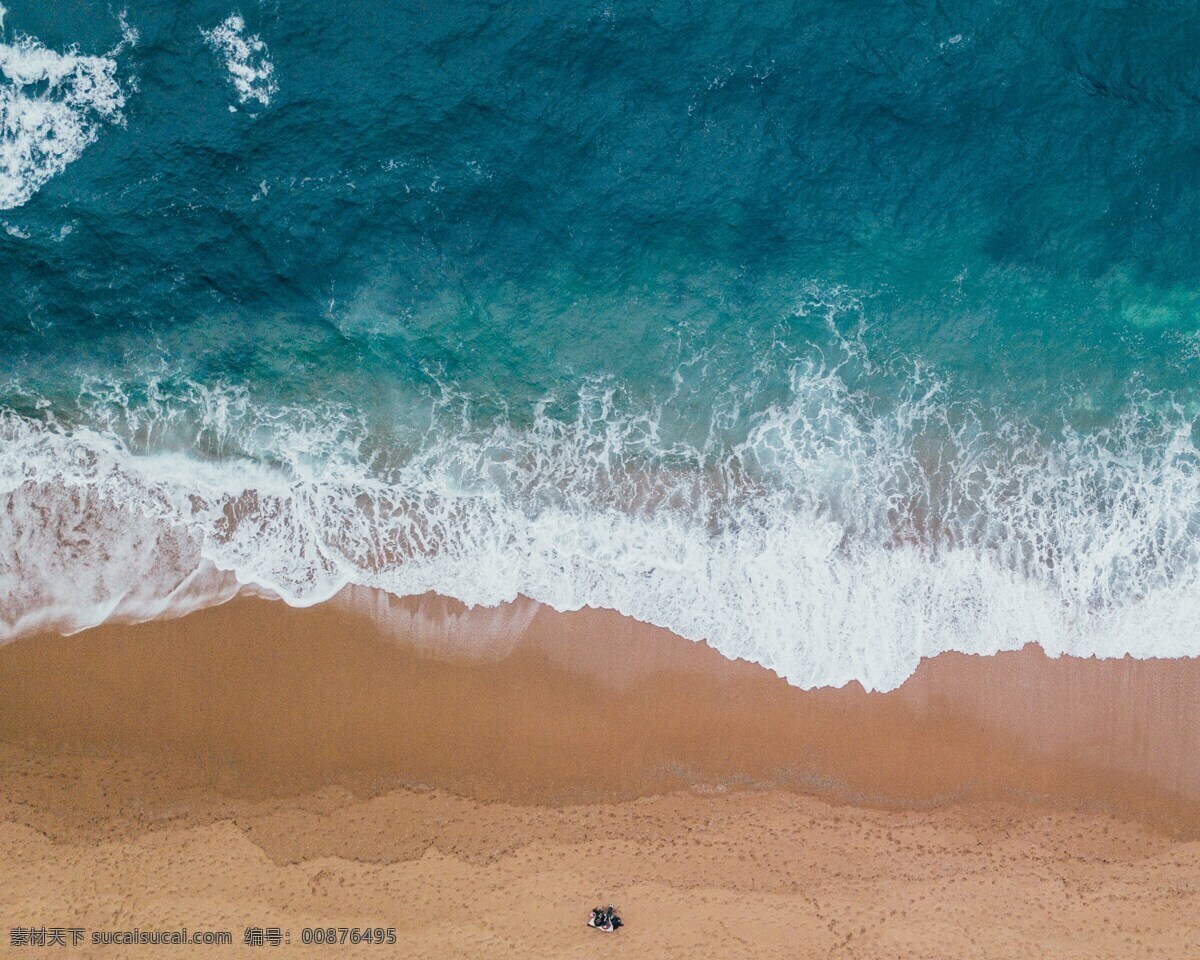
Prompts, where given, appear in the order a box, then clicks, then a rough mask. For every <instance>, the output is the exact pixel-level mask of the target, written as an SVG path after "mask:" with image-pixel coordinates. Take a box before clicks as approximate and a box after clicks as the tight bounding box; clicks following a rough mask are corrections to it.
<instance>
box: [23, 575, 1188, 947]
mask: <svg viewBox="0 0 1200 960" xmlns="http://www.w3.org/2000/svg"><path fill="white" fill-rule="evenodd" d="M601 650H603V651H605V653H604V656H605V657H606V662H607V663H608V664H609V665H610V669H608V670H606V671H604V672H603V673H598V672H597V671H596V670H594V669H592V665H593V664H595V663H596V661H597V658H598V657H599V656H600V653H599V651H601ZM447 651H451V652H449V653H448V652H447ZM1198 698H1200V668H1198V666H1197V664H1196V662H1194V661H1184V660H1160V661H1154V660H1150V661H1135V660H1130V659H1125V660H1109V661H1097V660H1079V659H1071V658H1063V659H1059V660H1052V659H1049V658H1047V657H1045V656H1044V655H1043V654H1042V653H1041V652H1040V651H1039V650H1037V649H1036V648H1033V647H1029V648H1026V649H1025V650H1022V651H1019V652H1012V653H1004V654H999V655H997V656H994V657H988V658H979V657H969V656H962V655H943V656H941V657H938V658H936V659H934V660H932V661H927V662H925V663H924V664H923V665H922V667H921V669H920V670H919V671H918V673H917V674H916V675H915V676H914V677H913V678H912V679H911V680H910V681H909V682H908V683H906V684H905V685H904V686H903V687H901V688H900V689H899V690H896V691H893V692H891V693H887V694H878V693H874V694H868V693H864V692H863V691H862V690H861V688H858V687H857V686H855V685H851V686H849V687H846V688H843V689H840V690H833V689H821V690H813V691H802V690H798V689H796V688H793V687H790V686H788V685H787V684H786V683H784V682H783V681H781V680H780V679H779V678H777V677H775V676H774V675H773V674H771V673H769V672H768V671H765V670H763V669H762V668H760V667H757V666H755V665H752V664H749V663H744V662H729V661H727V660H725V659H724V658H722V657H721V656H720V655H718V654H716V653H715V652H714V651H712V650H710V649H709V648H707V647H706V646H704V645H703V644H696V643H692V642H690V641H686V640H682V639H680V638H678V637H674V636H673V635H671V634H670V633H668V632H667V631H663V630H658V629H656V628H651V627H646V626H644V625H640V624H636V623H633V622H630V621H628V620H625V619H623V618H621V617H619V616H616V615H614V614H611V613H606V612H598V611H586V610H585V611H581V612H578V613H574V614H558V613H555V612H553V611H551V610H549V609H548V608H544V607H538V605H536V604H534V603H532V602H531V601H518V602H517V603H516V604H512V605H509V606H507V607H503V608H499V609H493V610H475V611H469V610H466V609H465V608H463V607H461V606H460V605H458V604H455V603H452V602H450V601H446V600H443V599H442V598H438V597H426V598H423V599H420V600H408V601H404V602H400V601H396V600H389V599H388V598H387V597H384V596H380V595H375V594H371V593H368V592H365V591H358V592H355V593H347V594H343V595H341V596H339V597H338V598H336V599H335V600H334V601H332V602H330V603H327V604H324V605H320V606H317V607H314V608H311V609H308V610H294V609H290V608H288V607H286V606H284V605H283V604H279V603H274V602H270V601H266V600H258V599H239V600H236V601H234V602H232V603H229V604H226V605H223V606H220V607H216V608H213V609H210V610H206V611H201V612H198V613H195V614H192V615H190V616H188V617H185V618H182V619H179V620H170V621H161V622H154V623H147V624H141V625H134V626H116V625H113V626H105V627H101V628H98V629H95V630H91V631H87V632H85V633H82V634H77V635H75V636H71V637H36V638H29V639H25V640H21V641H17V642H15V643H12V644H10V645H8V646H6V647H4V648H3V649H0V740H2V741H3V747H2V752H0V769H2V770H3V777H2V778H0V782H2V783H3V796H2V797H0V808H2V811H3V822H2V824H0V859H2V861H3V862H4V863H6V864H9V865H10V866H11V869H8V870H6V871H4V875H3V879H0V902H2V903H3V904H4V907H5V910H4V914H5V920H6V924H7V926H9V927H10V928H12V927H18V926H24V927H35V928H36V927H39V926H45V927H74V928H84V929H86V930H87V931H88V936H90V935H91V933H92V932H93V931H111V930H127V929H128V930H132V929H135V928H137V929H140V930H150V929H157V928H169V929H176V928H180V927H186V928H188V929H189V930H191V931H197V930H229V931H231V932H232V934H233V938H234V943H233V945H231V946H204V947H200V946H191V947H188V948H187V949H188V950H189V951H190V955H191V954H194V955H211V956H233V955H241V954H242V953H243V952H245V951H247V950H252V949H253V948H249V947H246V946H244V945H243V937H244V932H245V930H246V928H247V927H250V928H255V927H261V928H279V930H280V931H281V935H285V936H286V937H288V938H290V945H289V944H288V943H284V944H282V945H281V946H279V947H272V948H270V949H271V950H272V951H273V952H275V953H282V954H288V955H290V954H296V955H313V953H314V951H316V952H318V953H319V952H320V951H321V949H322V948H321V947H318V946H313V945H306V944H304V943H302V942H301V937H302V931H303V930H304V929H305V928H317V927H329V926H332V927H355V926H358V927H384V928H387V927H395V928H396V931H397V938H398V941H399V945H398V946H397V947H391V948H389V947H387V946H386V945H375V944H357V945H352V944H349V943H347V944H344V945H339V946H338V947H337V951H338V952H337V954H336V955H343V956H383V955H398V956H414V957H591V956H616V955H619V954H623V955H628V956H639V957H658V956H662V957H668V956H688V957H694V956H722V957H728V956H748V957H750V956H753V957H765V956H779V957H809V956H812V957H825V956H845V957H863V958H867V957H872V958H873V957H880V958H885V957H922V958H926V957H947V958H950V957H954V958H962V957H1031V956H1046V957H1105V956H1111V957H1129V956H1153V955H1156V952H1157V955H1162V956H1172V957H1179V956H1185V955H1187V952H1188V951H1189V950H1195V949H1200V921H1197V920H1196V917H1197V916H1198V915H1200V914H1198V913H1197V907H1198V906H1200V903H1198V901H1200V890H1198V889H1197V885H1196V882H1195V879H1196V877H1197V876H1200V844H1198V843H1197V842H1196V838H1197V836H1200V770H1198V769H1197V766H1198V765H1197V764H1196V763H1195V762H1194V760H1195V758H1196V757H1197V756H1200V724H1198V723H1197V713H1196V711H1195V709H1194V707H1193V706H1192V704H1194V703H1195V702H1197V699H1198ZM606 902H614V903H616V904H618V906H619V907H620V909H621V911H622V913H623V914H624V915H625V917H626V921H627V926H626V927H625V928H624V929H623V930H621V931H620V932H619V933H618V934H616V935H613V936H608V935H604V934H598V933H596V932H594V931H592V930H589V929H587V928H586V927H585V926H584V925H583V921H584V920H585V919H586V916H587V911H588V909H590V907H592V906H595V905H597V904H602V903H606ZM179 949H181V948H179V947H168V946H158V947H156V946H153V945H138V946H113V945H102V946H93V945H91V944H90V943H88V942H85V943H83V944H81V945H80V946H79V947H78V948H76V951H77V953H78V954H79V955H89V956H91V955H94V956H105V957H112V956H130V957H135V956H150V955H157V953H169V952H170V951H172V950H176V951H178V950H179ZM325 949H326V950H328V949H330V948H328V947H326V948H325ZM397 951H398V952H397Z"/></svg>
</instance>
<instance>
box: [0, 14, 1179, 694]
mask: <svg viewBox="0 0 1200 960" xmlns="http://www.w3.org/2000/svg"><path fill="white" fill-rule="evenodd" d="M5 2H6V5H7V7H8V9H7V10H5V12H4V16H3V33H2V34H0V138H2V139H0V226H2V227H3V232H0V271H2V275H3V277H4V281H5V282H4V283H3V284H2V285H0V331H2V333H0V336H2V340H0V343H2V348H0V410H2V411H3V413H0V438H2V439H3V443H4V446H3V452H2V453H0V496H2V497H3V498H4V504H5V508H6V509H5V510H4V511H3V513H2V515H0V595H3V596H6V598H7V599H5V600H4V601H3V603H0V628H2V632H3V634H4V635H5V636H16V635H19V634H21V633H24V632H28V631H30V630H34V629H41V628H46V627H53V628H57V629H78V628H81V627H83V626H87V625H89V624H92V623H95V622H99V621H101V620H104V619H107V618H114V617H115V618H124V619H139V618H142V617H148V616H158V615H166V614H174V613H180V612H183V611H184V610H186V609H190V608H192V607H194V606H199V605H203V604H206V603H212V602H217V601H219V600H223V599H226V598H227V597H229V596H230V595H232V594H233V593H234V592H236V591H238V590H246V589H249V590H253V591H258V592H264V593H267V594H270V595H277V596H281V597H283V598H284V599H286V600H288V601H289V602H292V603H313V602H318V601H320V600H322V599H325V598H327V597H329V596H331V595H332V594H333V593H335V592H336V591H337V590H338V589H340V588H341V587H342V586H344V585H346V584H348V583H359V584H367V585H372V586H377V587H380V588H382V589H385V590H389V591H391V592H393V593H396V594H400V595H404V594H411V593H421V592H424V591H426V590H437V591H439V592H442V593H446V594H449V595H452V596H456V597H459V598H460V599H463V600H465V601H467V602H468V603H481V604H494V603H498V602H501V601H503V600H506V599H512V598H513V597H515V596H516V595H517V594H521V593H523V594H527V595H529V596H531V597H533V598H534V599H537V600H539V601H542V602H545V603H549V604H552V605H554V606H556V607H559V608H561V609H570V608H574V607H578V606H581V605H583V604H590V605H593V606H605V607H613V608H615V609H619V610H621V611H623V612H625V613H627V614H629V615H632V616H635V617H638V618H640V619H643V620H647V621H650V622H654V623H659V624H662V625H664V626H668V627H671V628H672V629H674V630H676V631H677V632H679V633H682V634H684V635H685V636H689V637H692V638H695V639H706V640H708V641H709V642H711V643H713V644H714V645H715V646H717V647H718V649H721V650H722V651H723V652H725V653H727V654H729V655H731V656H743V657H748V658H751V659H754V660H757V661H758V662H761V663H763V664H765V665H766V666H769V667H771V668H772V669H775V670H777V671H779V672H780V673H782V674H783V675H785V676H787V677H788V678H789V679H790V680H792V681H793V682H795V683H798V684H802V685H806V686H808V685H816V684H827V683H844V682H846V681H847V680H850V679H858V680H861V681H862V682H864V683H865V684H867V685H868V686H873V687H890V686H894V685H895V684H897V683H899V682H900V681H902V680H903V679H904V677H905V676H906V675H907V674H908V673H909V672H911V670H912V669H913V668H914V666H915V664H916V662H917V659H918V658H919V657H920V656H922V655H930V654H933V653H936V652H938V651H940V650H944V649H963V650H972V651H978V652H991V651H995V650H999V649H1006V648H1011V647H1014V646H1019V645H1021V644H1023V643H1025V642H1027V641H1037V642H1040V643H1042V644H1043V646H1045V647H1046V649H1047V650H1048V651H1050V652H1051V653H1059V652H1074V653H1080V654H1091V653H1098V654H1101V655H1122V654H1124V653H1133V654H1135V655H1138V656H1148V655H1173V654H1181V653H1188V654H1196V653H1200V634H1198V633H1197V631H1196V629H1195V627H1194V624H1195V623H1196V622H1198V621H1197V619H1196V614H1198V613H1200V593H1198V590H1200V553H1198V552H1197V548H1196V543H1197V532H1198V530H1200V469H1198V468H1200V458H1198V456H1197V449H1196V439H1197V434H1196V431H1195V430H1194V423H1195V419H1196V415H1197V412H1198V411H1200V408H1198V406H1197V400H1198V399H1200V397H1198V394H1197V376H1196V375H1197V372H1198V371H1200V300H1198V299H1197V296H1198V295H1197V291H1198V290H1200V286H1198V284H1197V270H1198V269H1200V256H1198V254H1200V226H1198V225H1200V61H1197V59H1196V57H1195V55H1194V53H1195V50H1196V49H1200V18H1197V17H1195V16H1194V13H1193V14H1189V12H1188V10H1187V9H1186V8H1185V7H1181V6H1179V5H1175V4H1159V3H1148V2H1147V3H1130V4H1110V5H1107V6H1104V7H1099V6H1097V5H1095V4H1085V3H1074V2H1072V3H1056V4H1050V3H1026V4H1002V3H986V4H985V3H939V4H924V3H905V4H899V3H894V4H893V3H884V4H879V3H874V4H867V3H843V4H832V5H831V4H811V3H803V2H797V3H789V4H756V5H754V6H753V7H752V8H738V7H737V6H736V5H731V4H695V3H675V4H654V5H622V4H619V3H607V4H606V3H597V4H577V5H568V4H472V3H465V4H454V5H451V4H435V5H429V4H417V3H395V4H393V3H387V4H384V3H379V2H376V3H344V4H308V3H294V4H280V3H277V2H268V0H263V2H256V3H248V4H244V5H242V6H240V7H236V8H235V7H232V6H230V5H229V4H225V3H222V4H212V3H194V4H191V3H188V4H177V3H169V4H168V3H158V2H141V3H136V2H131V3H130V5H129V6H128V7H127V8H126V9H124V10H123V11H116V10H114V8H112V7H111V6H109V5H108V4H99V3H87V2H80V3H75V4H69V5H65V4H56V3H49V2H24V3H22V2H18V0H5ZM597 642H598V643H602V638H598V640H597Z"/></svg>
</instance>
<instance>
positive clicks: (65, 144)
mask: <svg viewBox="0 0 1200 960" xmlns="http://www.w3.org/2000/svg"><path fill="white" fill-rule="evenodd" d="M6 14H7V11H6V10H5V9H4V8H3V7H2V6H0V81H2V82H0V210H11V209H13V208H15V207H20V206H22V205H23V204H25V203H27V202H28V201H29V198H30V197H32V196H33V195H34V194H35V193H37V192H38V190H40V189H41V188H42V187H43V186H45V184H46V182H47V181H48V180H50V179H51V178H52V177H55V176H57V175H58V174H60V173H62V171H63V170H65V169H66V168H67V166H68V165H69V164H71V163H73V162H75V161H76V160H78V159H79V157H80V156H81V155H82V154H83V151H84V150H85V149H86V148H87V147H88V145H89V144H91V143H94V142H95V140H96V138H97V137H98V136H99V133H100V130H101V129H102V128H103V127H104V126H105V125H106V124H121V123H124V112H123V111H124V108H125V91H124V90H123V89H122V87H121V84H120V83H119V82H118V80H117V58H118V56H119V55H120V54H121V53H122V52H123V51H124V50H125V49H126V47H129V46H132V45H133V44H135V43H136V42H137V32H136V31H135V30H133V29H132V28H131V27H129V26H128V25H127V24H126V23H125V21H124V17H122V20H121V27H122V40H121V42H120V43H119V44H118V45H117V46H116V47H115V48H113V49H112V50H110V51H108V53H106V54H105V55H103V56H85V55H84V54H81V53H80V52H79V50H78V48H76V47H71V48H68V49H67V50H66V51H63V52H61V53H60V52H57V51H54V50H51V49H49V48H48V47H46V46H45V45H44V44H43V43H42V42H41V41H40V40H38V39H37V38H36V37H30V36H26V35H25V34H22V33H17V34H14V35H13V36H12V38H11V39H9V38H7V37H6V35H5V18H6Z"/></svg>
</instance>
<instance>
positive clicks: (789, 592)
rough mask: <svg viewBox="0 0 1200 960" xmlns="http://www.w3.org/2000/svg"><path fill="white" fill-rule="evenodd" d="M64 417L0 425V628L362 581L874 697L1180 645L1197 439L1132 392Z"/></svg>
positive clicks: (1190, 600)
mask: <svg viewBox="0 0 1200 960" xmlns="http://www.w3.org/2000/svg"><path fill="white" fill-rule="evenodd" d="M31 406H32V405H31ZM84 407H85V410H84V412H83V413H82V414H81V416H80V422H81V423H86V424H88V426H74V427H70V426H67V425H64V424H63V423H60V422H58V421H57V420H55V419H54V418H52V417H48V418H42V419H38V418H36V417H33V416H28V415H19V414H17V413H14V412H9V413H8V414H5V415H4V416H3V417H2V418H0V436H2V438H3V441H4V445H3V454H0V502H2V503H3V505H4V510H3V514H2V516H3V520H2V523H3V527H2V529H0V544H2V545H3V551H4V553H3V555H0V582H3V584H4V588H5V593H6V595H7V596H8V598H9V600H8V602H7V603H6V604H5V605H4V608H3V612H2V613H0V630H2V631H3V634H4V636H6V637H12V636H16V635H18V634H20V633H23V632H28V631H29V630H31V629H34V628H37V629H46V628H48V627H49V628H54V629H68V628H69V629H79V628H82V627H84V626H88V625H90V624H92V623H96V622H100V621H101V620H104V619H107V618H110V617H124V618H127V619H137V618H141V617H146V616H159V615H165V614H170V613H177V612H182V611H183V610H184V609H187V608H189V606H198V605H203V604H205V603H210V602H219V601H220V600H222V599H226V598H228V597H229V596H231V595H232V594H233V593H234V592H236V591H237V590H238V589H239V588H245V587H251V588H253V589H255V590H259V591H262V592H266V593H269V594H271V595H276V596H279V597H282V598H283V599H285V600H286V601H288V602H289V603H292V604H296V605H308V604H312V603H317V602H320V601H323V600H325V599H327V598H329V597H331V596H333V595H334V594H335V593H337V592H338V591H340V590H341V589H342V588H343V587H345V586H346V585H349V584H355V585H361V586H368V587H374V588H379V589H382V590H384V591H387V592H389V593H392V594H394V595H397V596H412V595H419V594H424V593H427V592H436V593H440V594H443V595H445V596H449V597H454V598H456V599H458V600H461V601H463V602H464V603H467V604H469V605H488V606H490V605H495V604H499V603H501V602H503V601H511V600H514V599H516V598H517V597H518V596H526V597H529V598H532V599H533V600H536V601H539V602H542V603H546V604H549V605H550V606H553V607H555V608H557V609H559V610H572V609H578V608H580V607H582V606H585V605H587V606H592V607H606V608H612V609H615V610H618V611H620V612H622V613H624V614H626V615H628V616H631V617H634V618H636V619H638V620H642V621H645V622H648V623H653V624H657V625H659V626H663V627H667V628H669V629H671V630H673V631H675V632H676V633H678V634H681V635H683V636H685V637H690V638H692V639H698V640H699V639H703V640H707V641H708V642H709V643H710V644H712V645H713V646H714V647H716V648H717V649H719V650H720V651H721V652H723V653H725V654H726V655H728V656H730V657H741V658H746V659H750V660H754V661H756V662H758V663H760V664H762V665H764V666H766V667H769V668H771V669H773V670H775V671H777V672H778V673H780V674H781V675H783V676H784V677H786V678H787V679H788V680H789V681H791V682H793V683H796V684H798V685H801V686H816V685H830V684H832V685H840V684H843V683H846V682H848V681H850V680H858V681H860V682H862V683H863V685H864V686H866V687H868V688H871V689H889V688H891V687H894V686H896V685H898V684H899V683H901V682H902V681H903V680H904V679H905V678H906V677H907V676H908V675H909V674H910V673H911V672H912V671H913V670H914V669H915V668H916V665H917V663H918V661H919V660H920V658H921V657H925V656H933V655H936V654H938V653H940V652H942V651H945V650H951V649H954V650H960V651H964V652H970V653H993V652H996V651H999V650H1004V649H1013V648H1016V647H1019V646H1021V645H1023V644H1025V643H1027V642H1031V641H1034V642H1037V643H1039V644H1041V645H1042V647H1043V648H1044V649H1045V650H1046V651H1047V652H1048V653H1049V654H1051V655H1057V654H1061V653H1071V654H1075V655H1081V656H1088V655H1100V656H1121V655H1125V654H1132V655H1134V656H1142V657H1146V656H1178V655H1195V654H1197V653H1200V639H1197V635H1196V633H1195V631H1194V629H1192V627H1191V625H1192V624H1193V623H1194V622H1195V621H1196V617H1197V615H1198V614H1200V590H1198V587H1200V582H1198V580H1200V555H1198V552H1197V547H1196V544H1197V536H1196V534H1197V532H1198V530H1200V453H1198V451H1197V449H1196V447H1195V445H1194V443H1193V440H1192V424H1191V422H1190V421H1189V420H1188V418H1187V417H1186V416H1185V415H1184V414H1183V413H1182V412H1181V411H1179V410H1176V409H1173V408H1171V407H1169V406H1168V407H1165V408H1163V407H1162V406H1161V405H1159V406H1155V405H1154V404H1153V403H1152V398H1146V399H1145V401H1144V402H1143V403H1141V404H1140V405H1138V406H1135V407H1132V408H1131V409H1130V411H1129V412H1128V414H1127V416H1126V417H1125V418H1123V419H1122V420H1121V421H1120V422H1119V423H1117V424H1114V425H1113V426H1112V427H1111V428H1109V429H1107V430H1101V431H1097V432H1094V433H1092V434H1079V433H1075V432H1072V431H1070V430H1066V431H1065V432H1064V433H1063V434H1062V435H1061V436H1058V437H1057V438H1054V437H1050V436H1048V435H1045V434H1043V433H1041V432H1038V431H1035V430H1033V428H1031V427H1028V426H1023V425H1020V424H1013V423H1004V422H999V421H994V422H989V421H988V419H987V418H986V417H984V416H983V415H982V413H981V412H980V411H978V410H976V409H974V408H971V407H970V406H969V405H961V404H958V405H956V404H953V403H950V402H948V401H947V400H946V398H945V391H944V390H943V388H942V387H941V386H940V385H939V383H938V382H937V381H935V380H932V379H930V378H927V377H924V376H922V375H921V374H920V373H919V371H917V372H914V373H913V375H912V376H911V377H910V378H909V380H908V383H907V386H906V387H905V388H904V390H903V391H902V393H901V394H900V395H898V396H897V397H895V398H894V399H893V401H892V402H891V403H890V405H889V406H888V407H887V409H885V410H881V409H879V403H878V399H877V398H876V399H873V400H869V399H868V398H867V397H866V395H865V394H860V393H856V392H855V391H853V390H851V389H850V388H849V387H848V386H847V384H846V382H845V381H844V380H843V378H842V377H841V376H840V375H839V371H838V370H836V369H825V368H822V367H820V366H818V365H811V364H810V365H804V366H801V367H798V368H797V369H796V370H795V372H794V374H793V377H792V386H791V391H790V395H789V397H788V399H787V401H786V402H784V403H780V404H774V405H770V406H768V407H766V408H765V409H764V410H762V411H761V412H760V413H758V414H756V415H754V416H753V417H751V418H750V421H749V426H748V428H747V429H746V430H745V431H744V432H743V435H742V436H741V437H740V438H739V439H738V440H737V442H736V443H732V444H729V443H727V442H726V441H727V439H728V438H727V437H721V438H720V442H718V440H717V439H713V440H712V441H711V442H706V443H703V444H700V445H695V444H689V443H686V442H683V441H682V440H674V441H673V440H671V438H670V437H668V436H666V435H665V431H664V428H663V421H662V417H661V415H660V413H659V412H655V411H650V412H629V411H627V410H623V409H622V408H621V404H620V403H618V402H617V399H616V394H615V392H614V391H612V390H609V389H607V388H603V387H595V388H588V389H587V390H585V391H584V393H583V394H582V395H581V396H580V397H579V398H578V400H577V402H576V403H575V405H574V416H573V417H568V418H564V417H562V416H560V415H556V416H552V415H551V414H550V412H549V408H550V405H549V404H547V405H542V406H539V407H538V408H537V409H536V410H534V411H533V412H532V413H531V415H530V417H529V419H528V422H527V423H525V424H524V425H523V426H522V425H518V424H516V423H515V422H512V421H510V420H504V421H492V422H489V423H487V424H481V423H479V424H477V423H473V422H472V421H471V419H470V417H469V415H468V414H467V410H466V407H465V406H463V405H460V404H455V403H453V402H449V401H446V400H444V399H443V400H439V401H437V402H436V403H433V404H432V405H431V406H430V407H429V408H428V409H427V410H425V411H424V412H423V413H422V416H421V417H420V418H418V417H416V416H415V415H413V416H410V417H408V418H406V421H405V422H404V423H400V424H396V425H394V430H393V432H392V433H391V434H390V435H389V436H388V437H387V438H386V439H381V437H380V436H379V435H378V431H372V430H370V429H368V428H367V426H366V425H365V423H364V422H363V421H362V419H361V418H359V417H357V416H355V415H351V414H348V413H345V412H340V411H337V410H332V409H330V410H326V411H313V410H308V411H303V412H300V411H281V410H263V409H260V408H258V407H256V406H255V405H254V404H253V403H252V402H251V400H250V399H249V397H248V396H247V395H245V394H244V393H238V392H236V391H221V390H212V389H207V388H202V387H197V386H195V385H188V386H186V387H185V388H183V389H180V390H176V391H175V392H173V393H172V392H170V391H164V389H163V388H162V386H161V385H153V386H152V388H151V389H149V390H142V391H141V392H140V393H139V394H138V395H137V396H136V397H134V398H131V395H130V394H129V393H128V392H123V391H120V390H114V391H108V392H105V391H102V390H95V391H93V392H92V393H90V394H89V395H88V397H87V399H86V403H85V405H84ZM560 412H561V411H560ZM717 420H718V418H716V417H714V427H713V430H714V431H715V430H717V429H718V428H717V426H715V425H716V424H717ZM177 449H188V450H191V451H193V452H192V453H191V454H188V455H184V454H181V453H176V452H170V451H171V450H177ZM720 451H724V452H720ZM201 456H203V457H204V459H201ZM597 642H598V643H602V642H603V638H597Z"/></svg>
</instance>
